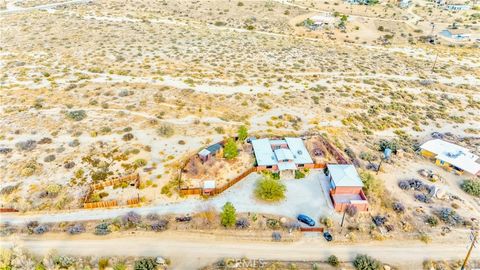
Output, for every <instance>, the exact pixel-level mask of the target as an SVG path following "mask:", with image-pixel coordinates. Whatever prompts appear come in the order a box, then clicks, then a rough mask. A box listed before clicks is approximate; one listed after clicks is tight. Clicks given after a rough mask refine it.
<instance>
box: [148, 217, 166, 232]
mask: <svg viewBox="0 0 480 270" xmlns="http://www.w3.org/2000/svg"><path fill="white" fill-rule="evenodd" d="M150 227H151V228H152V230H153V231H155V232H161V231H165V230H166V229H168V220H166V219H161V220H158V221H155V222H154V223H152V225H150Z"/></svg>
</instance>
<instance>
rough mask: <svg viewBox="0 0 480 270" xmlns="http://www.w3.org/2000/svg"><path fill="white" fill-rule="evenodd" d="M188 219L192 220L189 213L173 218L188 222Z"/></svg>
mask: <svg viewBox="0 0 480 270" xmlns="http://www.w3.org/2000/svg"><path fill="white" fill-rule="evenodd" d="M190 220H192V217H191V216H190V215H186V216H182V217H176V218H175V221H176V222H189V221H190Z"/></svg>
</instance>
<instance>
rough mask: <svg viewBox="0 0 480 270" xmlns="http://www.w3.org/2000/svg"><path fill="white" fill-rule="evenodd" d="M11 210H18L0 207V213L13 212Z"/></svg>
mask: <svg viewBox="0 0 480 270" xmlns="http://www.w3.org/2000/svg"><path fill="white" fill-rule="evenodd" d="M13 212H18V210H17V209H13V208H0V213H13Z"/></svg>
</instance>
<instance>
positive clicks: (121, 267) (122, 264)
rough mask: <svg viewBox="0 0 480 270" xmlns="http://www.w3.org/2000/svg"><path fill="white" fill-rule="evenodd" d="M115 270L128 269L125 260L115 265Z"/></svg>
mask: <svg viewBox="0 0 480 270" xmlns="http://www.w3.org/2000/svg"><path fill="white" fill-rule="evenodd" d="M113 270H127V265H126V264H125V263H123V262H119V263H117V264H115V265H114V266H113Z"/></svg>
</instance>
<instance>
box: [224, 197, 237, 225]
mask: <svg viewBox="0 0 480 270" xmlns="http://www.w3.org/2000/svg"><path fill="white" fill-rule="evenodd" d="M222 210H223V211H222V213H220V219H221V223H222V225H223V226H225V227H232V226H233V225H235V221H236V217H237V214H236V212H235V211H236V210H235V207H234V206H233V204H232V203H231V202H227V203H225V205H224V206H223V208H222Z"/></svg>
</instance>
